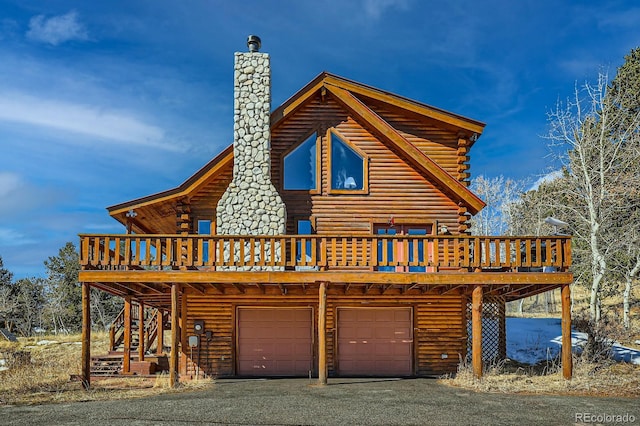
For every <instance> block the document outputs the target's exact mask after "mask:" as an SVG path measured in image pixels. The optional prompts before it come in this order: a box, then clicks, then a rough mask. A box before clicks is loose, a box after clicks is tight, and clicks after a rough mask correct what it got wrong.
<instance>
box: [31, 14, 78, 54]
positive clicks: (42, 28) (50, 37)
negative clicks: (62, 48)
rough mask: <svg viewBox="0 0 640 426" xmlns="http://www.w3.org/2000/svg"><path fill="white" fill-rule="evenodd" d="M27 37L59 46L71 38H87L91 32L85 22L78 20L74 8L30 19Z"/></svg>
mask: <svg viewBox="0 0 640 426" xmlns="http://www.w3.org/2000/svg"><path fill="white" fill-rule="evenodd" d="M27 38H28V39H30V40H33V41H40V42H43V43H48V44H51V45H53V46H57V45H58V44H61V43H64V42H67V41H71V40H87V39H88V38H89V33H88V32H87V29H86V27H85V26H84V24H82V23H81V22H80V21H79V20H78V13H77V12H76V11H75V10H72V11H70V12H69V13H66V14H64V15H59V16H53V17H51V18H46V17H45V16H44V15H37V16H34V17H33V18H31V20H30V21H29V30H28V31H27Z"/></svg>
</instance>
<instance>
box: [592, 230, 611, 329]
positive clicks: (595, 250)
mask: <svg viewBox="0 0 640 426" xmlns="http://www.w3.org/2000/svg"><path fill="white" fill-rule="evenodd" d="M599 228H600V224H599V223H597V222H592V223H591V272H592V278H591V297H590V300H589V314H590V316H591V319H592V320H594V321H596V322H598V321H600V317H601V312H600V307H599V306H598V302H599V300H598V299H599V297H600V284H601V283H602V279H603V278H604V274H605V272H606V271H607V261H606V260H605V258H604V256H603V255H602V254H601V253H600V246H599V244H598V229H599Z"/></svg>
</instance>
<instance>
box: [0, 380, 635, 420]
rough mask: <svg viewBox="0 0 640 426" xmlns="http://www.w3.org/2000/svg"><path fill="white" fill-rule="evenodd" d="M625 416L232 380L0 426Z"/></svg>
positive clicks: (387, 383)
mask: <svg viewBox="0 0 640 426" xmlns="http://www.w3.org/2000/svg"><path fill="white" fill-rule="evenodd" d="M625 415H626V420H627V423H626V424H634V423H635V424H639V425H640V401H638V400H637V399H631V398H591V397H574V396H546V395H503V394H486V393H475V392H471V391H466V390H462V389H457V388H451V387H447V386H443V385H440V384H438V383H437V382H436V381H435V380H433V379H405V380H394V379H330V380H329V385H327V386H324V387H319V386H316V385H315V381H309V380H308V379H274V380H240V379H235V380H218V381H216V384H215V385H213V386H212V387H211V388H210V389H206V390H202V391H195V392H181V393H173V394H164V395H160V396H156V397H151V398H143V399H142V398H141V399H130V400H120V401H98V402H84V403H73V404H49V405H38V406H14V407H2V408H0V424H6V425H90V426H98V425H127V426H128V425H132V426H133V425H190V424H194V425H200V424H203V425H461V424H462V425H465V424H468V425H569V424H576V423H577V424H581V423H600V424H603V423H604V424H616V423H615V422H612V421H608V420H624V419H625V417H615V416H625ZM576 416H578V417H576ZM597 416H601V417H597ZM602 416H609V417H602ZM631 419H633V420H635V421H634V422H633V423H630V422H628V420H631ZM581 420H587V421H581ZM592 420H593V421H592ZM597 420H602V421H600V422H597Z"/></svg>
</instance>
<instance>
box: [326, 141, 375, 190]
mask: <svg viewBox="0 0 640 426" xmlns="http://www.w3.org/2000/svg"><path fill="white" fill-rule="evenodd" d="M329 134H330V144H329V147H330V148H329V149H330V151H331V155H330V158H331V169H330V170H331V191H332V192H343V191H345V192H360V193H363V192H366V190H367V158H366V156H365V155H364V154H362V153H361V152H360V151H359V150H357V148H355V147H353V146H351V145H349V144H348V143H347V142H345V141H344V140H343V139H342V138H341V137H340V136H339V135H338V134H337V133H335V132H333V131H330V132H329Z"/></svg>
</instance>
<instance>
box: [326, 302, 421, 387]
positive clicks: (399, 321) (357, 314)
mask: <svg viewBox="0 0 640 426" xmlns="http://www.w3.org/2000/svg"><path fill="white" fill-rule="evenodd" d="M412 312H413V311H412V308H406V307H402V308H395V307H380V308H360V307H358V308H346V307H345V308H338V374H339V375H341V376H397V377H400V376H410V375H412V373H413V372H412V362H411V360H412V359H413V325H412V324H413V320H412Z"/></svg>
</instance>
